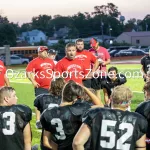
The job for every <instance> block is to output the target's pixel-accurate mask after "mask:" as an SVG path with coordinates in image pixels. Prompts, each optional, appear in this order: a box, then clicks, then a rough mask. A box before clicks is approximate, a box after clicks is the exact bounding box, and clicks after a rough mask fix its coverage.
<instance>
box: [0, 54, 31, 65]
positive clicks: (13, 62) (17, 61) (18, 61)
mask: <svg viewBox="0 0 150 150" xmlns="http://www.w3.org/2000/svg"><path fill="white" fill-rule="evenodd" d="M1 60H2V61H3V62H4V63H5V61H6V60H5V56H2V57H1ZM28 63H29V59H27V58H21V57H19V56H17V55H11V56H10V64H11V65H21V64H28Z"/></svg>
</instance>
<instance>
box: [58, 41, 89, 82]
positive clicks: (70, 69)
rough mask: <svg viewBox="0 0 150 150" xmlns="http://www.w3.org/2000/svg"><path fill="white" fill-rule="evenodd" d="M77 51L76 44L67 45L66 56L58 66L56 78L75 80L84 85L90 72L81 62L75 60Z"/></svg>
mask: <svg viewBox="0 0 150 150" xmlns="http://www.w3.org/2000/svg"><path fill="white" fill-rule="evenodd" d="M76 51H77V50H76V46H75V44H73V43H68V44H67V45H66V48H65V52H66V56H65V57H64V58H62V59H61V60H59V61H58V63H57V64H56V69H55V70H56V76H57V77H63V78H65V80H66V81H69V80H73V81H74V82H76V83H79V84H82V80H83V79H84V78H86V76H87V75H88V72H89V70H87V68H86V67H87V66H86V65H84V64H83V63H82V61H81V60H79V59H77V58H75V56H76Z"/></svg>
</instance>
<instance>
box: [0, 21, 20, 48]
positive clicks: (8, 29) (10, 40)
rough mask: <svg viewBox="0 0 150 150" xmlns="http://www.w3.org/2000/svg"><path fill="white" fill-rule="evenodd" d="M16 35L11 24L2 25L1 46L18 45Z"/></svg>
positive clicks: (0, 31) (0, 27) (0, 28)
mask: <svg viewBox="0 0 150 150" xmlns="http://www.w3.org/2000/svg"><path fill="white" fill-rule="evenodd" d="M16 38H17V37H16V33H15V30H14V28H13V27H12V25H11V24H8V23H2V24H0V46H3V45H10V46H15V45H16Z"/></svg>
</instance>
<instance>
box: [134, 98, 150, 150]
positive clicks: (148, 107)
mask: <svg viewBox="0 0 150 150" xmlns="http://www.w3.org/2000/svg"><path fill="white" fill-rule="evenodd" d="M135 111H136V112H138V113H139V114H141V115H142V116H144V117H145V118H146V119H147V121H148V129H147V133H146V137H147V139H146V144H147V149H150V100H148V101H145V102H142V103H141V104H140V105H139V106H138V107H137V108H136V110H135Z"/></svg>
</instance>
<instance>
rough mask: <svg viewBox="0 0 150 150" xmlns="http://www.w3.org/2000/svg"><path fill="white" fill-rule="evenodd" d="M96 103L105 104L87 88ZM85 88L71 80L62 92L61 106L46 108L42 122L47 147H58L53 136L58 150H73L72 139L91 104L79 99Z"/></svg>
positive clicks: (44, 141)
mask: <svg viewBox="0 0 150 150" xmlns="http://www.w3.org/2000/svg"><path fill="white" fill-rule="evenodd" d="M85 90H86V92H87V94H88V95H89V96H90V97H91V99H92V100H93V103H94V104H97V105H99V106H103V104H102V103H101V101H100V100H99V98H98V97H96V95H94V94H93V93H92V92H90V91H89V90H88V89H87V88H85ZM83 92H84V90H83V88H82V87H81V86H80V85H78V84H76V83H75V82H73V81H69V82H68V83H67V84H66V85H65V87H64V88H63V92H62V99H63V101H62V103H61V105H60V106H59V107H54V108H52V109H50V108H48V109H46V110H45V111H44V112H43V114H42V115H41V123H42V126H43V128H44V130H45V131H44V137H43V143H44V145H45V146H46V147H49V148H51V149H55V148H56V149H57V147H55V146H56V145H53V143H52V140H51V139H52V138H53V139H54V141H55V143H56V144H57V145H58V150H72V141H73V138H74V136H75V134H76V132H77V131H78V129H79V127H80V125H81V123H82V121H81V119H82V115H83V114H84V112H85V111H87V110H88V109H89V108H90V107H91V106H90V105H89V104H88V103H82V102H81V101H78V98H79V97H80V98H81V97H82V95H83Z"/></svg>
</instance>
